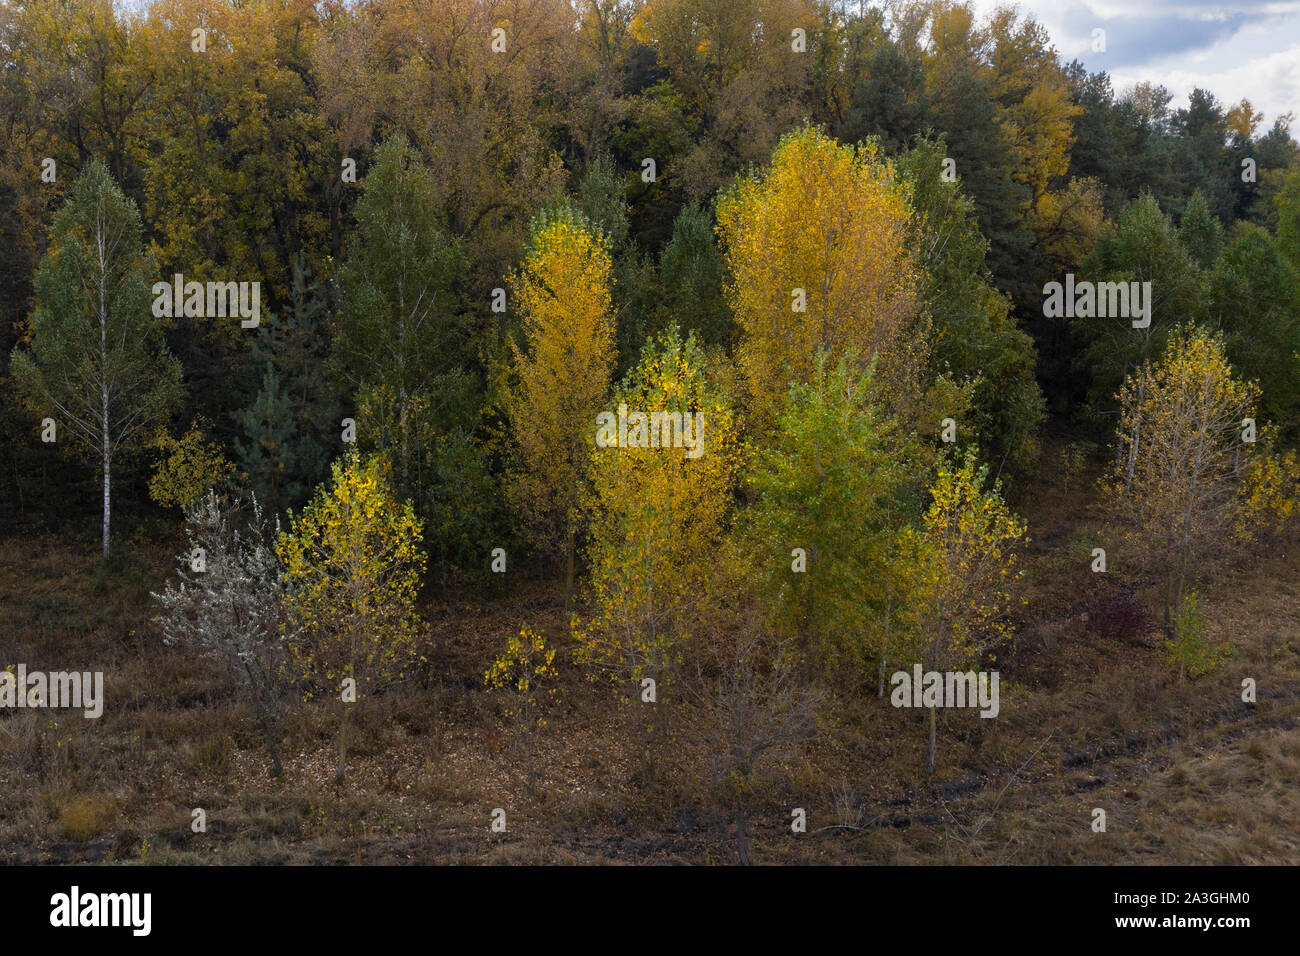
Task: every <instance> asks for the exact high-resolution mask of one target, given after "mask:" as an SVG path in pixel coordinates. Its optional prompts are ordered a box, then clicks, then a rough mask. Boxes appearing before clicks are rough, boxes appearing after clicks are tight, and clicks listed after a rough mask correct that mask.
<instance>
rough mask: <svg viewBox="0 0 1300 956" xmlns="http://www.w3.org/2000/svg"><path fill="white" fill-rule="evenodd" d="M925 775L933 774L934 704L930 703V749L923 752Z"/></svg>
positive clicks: (930, 775) (931, 775)
mask: <svg viewBox="0 0 1300 956" xmlns="http://www.w3.org/2000/svg"><path fill="white" fill-rule="evenodd" d="M925 775H926V776H927V777H933V776H934V705H933V704H931V705H930V749H929V750H928V751H926V754H925Z"/></svg>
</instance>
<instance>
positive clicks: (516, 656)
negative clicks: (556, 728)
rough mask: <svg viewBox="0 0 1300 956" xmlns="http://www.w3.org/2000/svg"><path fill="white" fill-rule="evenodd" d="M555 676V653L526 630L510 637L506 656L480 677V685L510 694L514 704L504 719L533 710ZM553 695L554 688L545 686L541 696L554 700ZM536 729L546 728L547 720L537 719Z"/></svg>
mask: <svg viewBox="0 0 1300 956" xmlns="http://www.w3.org/2000/svg"><path fill="white" fill-rule="evenodd" d="M557 676H558V672H557V671H556V669H555V650H554V649H553V648H548V647H547V646H546V638H545V637H543V636H542V635H541V634H539V633H537V632H536V631H534V630H532V629H530V628H528V627H527V626H525V627H523V628H520V630H519V636H518V637H515V636H513V635H512V636H511V637H510V639H509V640H508V641H507V642H506V649H505V652H504V653H502V654H500V655H498V656H497V658H496V659H495V660H493V661H492V666H491V667H489V668H488V669H487V671H486V672H485V673H484V674H483V683H484V685H485V686H487V687H489V688H491V689H493V690H503V689H508V690H511V691H513V692H514V694H515V700H516V703H515V704H514V705H512V706H511V707H510V708H508V709H507V710H506V716H508V717H518V716H521V715H522V714H524V713H527V712H531V711H533V710H534V709H536V707H537V705H538V698H539V696H542V695H543V690H542V688H543V686H545V685H547V684H549V683H550V682H551V681H554V680H555V678H556V677H557ZM556 693H557V690H556V688H555V687H554V686H548V687H546V689H545V694H544V696H545V697H547V698H553V697H554V696H555V695H556ZM537 726H538V727H545V726H546V718H545V717H541V716H539V717H538V718H537Z"/></svg>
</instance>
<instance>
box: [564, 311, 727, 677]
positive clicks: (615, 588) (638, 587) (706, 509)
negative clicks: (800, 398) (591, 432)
mask: <svg viewBox="0 0 1300 956" xmlns="http://www.w3.org/2000/svg"><path fill="white" fill-rule="evenodd" d="M618 400H619V401H622V402H626V403H627V405H628V407H629V408H633V409H636V410H638V411H642V412H645V413H652V412H656V411H663V412H680V413H692V414H695V415H698V416H701V417H702V419H703V426H702V429H703V431H702V435H703V442H704V445H703V447H704V453H703V454H702V455H700V456H699V457H698V458H694V459H692V458H688V457H687V456H686V449H684V448H638V447H608V448H600V447H595V446H593V451H592V454H591V464H590V471H589V474H590V478H591V492H590V496H589V497H588V499H587V500H586V502H585V508H584V510H585V512H586V513H587V514H589V516H590V519H591V525H590V533H589V540H588V545H587V558H588V561H589V564H590V570H591V587H592V592H593V599H594V604H595V609H596V617H595V620H593V621H590V622H587V623H585V624H584V623H582V622H580V621H577V620H575V621H574V625H573V626H574V633H575V635H576V636H577V638H578V641H579V648H578V652H577V660H578V662H579V663H581V664H584V665H586V666H587V667H588V668H589V672H590V673H591V674H593V675H594V674H596V673H605V674H608V675H609V676H611V677H613V678H614V679H616V680H632V681H635V682H639V681H640V680H641V679H642V678H643V677H645V676H654V677H656V679H661V678H662V676H663V672H662V667H663V666H664V665H666V664H667V663H668V662H669V660H670V658H671V655H672V653H673V646H674V645H675V643H676V642H677V641H679V640H681V639H682V638H683V637H685V636H686V635H687V633H688V632H689V628H690V624H689V622H690V620H691V616H692V613H693V611H694V602H695V601H696V600H697V598H698V595H699V594H700V593H701V592H702V590H703V588H704V582H705V578H706V577H707V575H708V573H709V570H710V568H711V567H712V565H713V564H714V562H715V560H716V550H717V543H718V540H719V538H720V536H721V533H722V531H723V529H724V526H725V522H726V518H727V514H728V508H729V506H730V503H731V498H732V491H733V489H734V487H735V482H736V478H737V473H738V469H739V465H740V460H741V449H740V444H739V439H738V424H737V421H736V417H735V415H734V413H733V411H732V409H731V406H730V403H729V402H728V400H727V398H726V396H725V394H724V393H722V392H721V391H720V390H718V389H715V388H713V387H711V386H710V385H709V383H708V381H707V380H706V368H705V357H704V354H703V352H702V351H701V350H700V349H699V347H698V346H697V345H696V343H695V342H694V340H693V339H688V340H687V341H685V342H683V341H682V340H681V339H680V338H679V337H678V336H677V334H676V333H675V332H670V333H668V334H667V335H666V336H665V337H664V338H663V339H662V340H661V342H660V343H658V345H657V346H654V347H651V348H648V349H647V350H646V352H645V354H644V356H643V358H642V361H641V364H640V366H639V367H638V369H637V370H636V371H635V372H634V373H633V375H632V376H630V378H629V381H628V382H627V383H626V384H625V387H624V389H623V391H622V392H621V393H620V395H619V398H618Z"/></svg>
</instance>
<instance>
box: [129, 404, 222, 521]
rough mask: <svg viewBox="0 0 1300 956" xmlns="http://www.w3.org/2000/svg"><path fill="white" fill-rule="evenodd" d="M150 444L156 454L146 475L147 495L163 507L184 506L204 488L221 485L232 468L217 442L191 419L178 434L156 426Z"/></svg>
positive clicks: (200, 494) (200, 493) (191, 501)
mask: <svg viewBox="0 0 1300 956" xmlns="http://www.w3.org/2000/svg"><path fill="white" fill-rule="evenodd" d="M152 445H153V447H154V448H156V449H158V451H159V453H160V458H159V461H158V465H157V467H156V468H155V469H154V473H153V476H152V477H151V478H150V479H149V497H150V498H152V499H153V500H154V501H156V502H158V504H160V505H162V506H163V507H165V508H166V507H180V508H183V509H188V508H189V507H190V506H191V505H193V504H194V503H195V502H197V501H198V500H199V498H201V497H202V496H203V494H204V492H207V491H210V490H212V489H214V488H217V487H220V486H221V485H223V484H224V483H225V482H226V481H227V480H228V478H229V476H230V475H231V473H232V472H234V470H235V469H234V466H232V465H231V464H230V462H228V461H226V458H225V456H224V455H223V454H222V453H221V446H220V445H218V444H217V443H216V442H213V441H208V440H206V439H205V438H204V437H203V432H202V431H200V430H199V424H198V422H191V423H190V427H189V431H187V432H186V433H185V434H184V435H182V436H181V437H180V438H173V437H172V436H171V435H169V434H167V431H166V429H159V430H158V433H157V435H156V436H155V437H154V439H153V442H152Z"/></svg>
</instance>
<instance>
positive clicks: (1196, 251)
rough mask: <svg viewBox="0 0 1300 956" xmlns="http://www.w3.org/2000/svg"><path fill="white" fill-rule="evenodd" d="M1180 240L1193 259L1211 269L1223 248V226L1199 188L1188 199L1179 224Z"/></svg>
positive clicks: (1201, 265) (1203, 267)
mask: <svg viewBox="0 0 1300 956" xmlns="http://www.w3.org/2000/svg"><path fill="white" fill-rule="evenodd" d="M1178 241H1179V242H1181V243H1182V244H1183V247H1184V248H1185V249H1186V250H1187V251H1188V252H1189V253H1191V256H1192V261H1193V262H1195V263H1196V264H1197V265H1198V266H1200V267H1201V268H1202V269H1209V268H1211V267H1212V266H1213V265H1214V260H1215V259H1217V258H1219V252H1220V250H1222V248H1223V226H1222V224H1220V222H1219V220H1218V219H1217V218H1215V216H1214V214H1213V213H1212V212H1210V207H1209V204H1208V203H1206V201H1205V197H1204V196H1203V195H1202V194H1201V191H1200V190H1199V189H1198V190H1196V191H1195V192H1193V193H1192V198H1191V199H1189V200H1187V208H1186V209H1185V210H1183V219H1182V222H1180V223H1179V224H1178Z"/></svg>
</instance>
